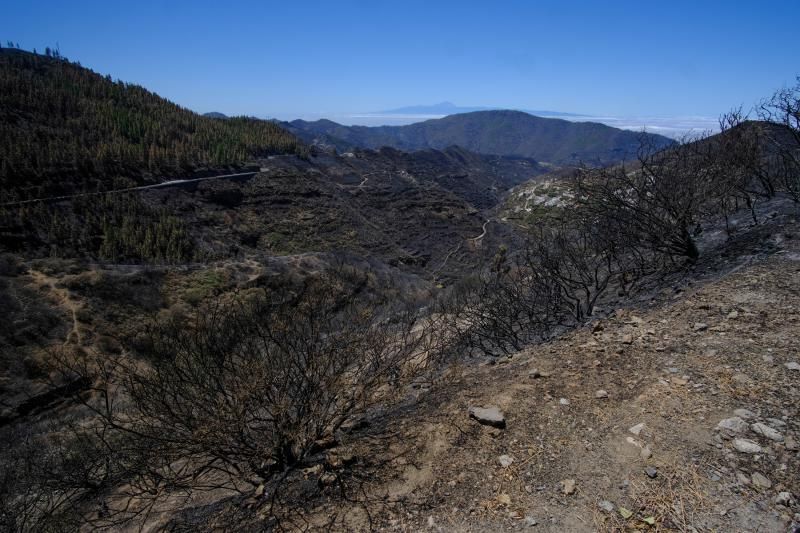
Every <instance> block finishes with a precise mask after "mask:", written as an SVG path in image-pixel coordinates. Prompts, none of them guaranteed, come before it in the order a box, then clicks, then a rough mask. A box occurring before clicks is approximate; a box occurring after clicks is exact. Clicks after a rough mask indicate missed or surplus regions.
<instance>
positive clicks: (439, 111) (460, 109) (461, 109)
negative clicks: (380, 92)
mask: <svg viewBox="0 0 800 533" xmlns="http://www.w3.org/2000/svg"><path fill="white" fill-rule="evenodd" d="M504 109H506V108H503V107H493V106H458V105H456V104H454V103H453V102H439V103H438V104H432V105H413V106H404V107H398V108H396V109H386V110H384V111H378V113H380V114H386V115H445V116H447V115H456V114H460V113H472V112H474V111H502V110H504ZM519 111H522V112H523V113H528V114H529V115H536V116H539V117H580V116H584V115H581V114H578V113H564V112H561V111H546V110H541V109H539V110H531V109H519Z"/></svg>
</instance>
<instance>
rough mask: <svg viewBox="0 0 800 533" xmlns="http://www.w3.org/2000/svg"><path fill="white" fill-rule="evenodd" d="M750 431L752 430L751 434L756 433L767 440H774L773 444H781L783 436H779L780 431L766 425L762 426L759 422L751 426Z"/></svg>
mask: <svg viewBox="0 0 800 533" xmlns="http://www.w3.org/2000/svg"><path fill="white" fill-rule="evenodd" d="M750 429H752V430H753V433H758V434H759V435H761V436H762V437H766V438H768V439H769V440H774V441H775V442H783V435H781V433H780V431H778V430H777V429H773V428H771V427H769V426H768V425H766V424H762V423H761V422H756V423H755V424H751V425H750Z"/></svg>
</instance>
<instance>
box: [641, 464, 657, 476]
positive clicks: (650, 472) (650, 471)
mask: <svg viewBox="0 0 800 533" xmlns="http://www.w3.org/2000/svg"><path fill="white" fill-rule="evenodd" d="M644 473H645V474H647V477H649V478H650V479H655V478H656V477H658V470H656V468H655V467H652V466H648V467H647V468H645V469H644Z"/></svg>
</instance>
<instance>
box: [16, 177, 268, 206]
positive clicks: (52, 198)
mask: <svg viewBox="0 0 800 533" xmlns="http://www.w3.org/2000/svg"><path fill="white" fill-rule="evenodd" d="M265 170H266V169H265ZM256 174H258V172H239V173H237V174H221V175H219V176H206V177H204V178H191V179H186V180H169V181H162V182H161V183H156V184H154V185H142V186H140V187H128V188H126V189H114V190H111V191H102V192H83V193H78V194H68V195H64V196H50V197H46V198H34V199H31V200H20V201H19V202H8V203H4V204H0V207H10V206H14V205H25V204H32V203H35V202H57V201H59V200H69V199H71V198H80V197H82V196H99V195H101V194H119V193H123V192H135V191H144V190H147V189H161V188H164V187H174V186H176V185H185V184H187V183H196V182H199V181H209V180H220V179H227V178H239V177H244V176H255V175H256Z"/></svg>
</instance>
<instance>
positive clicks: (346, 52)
mask: <svg viewBox="0 0 800 533" xmlns="http://www.w3.org/2000/svg"><path fill="white" fill-rule="evenodd" d="M797 20H800V1H798V0H786V1H771V0H761V1H757V2H756V1H752V2H750V1H746V0H742V1H736V2H734V1H725V2H716V1H701V0H695V1H691V2H684V1H680V0H677V1H670V2H666V1H653V2H648V1H641V0H639V1H637V2H612V1H606V2H571V1H567V0H559V1H552V2H551V1H535V0H528V1H520V2H515V1H507V2H503V1H499V0H497V1H481V2H477V1H476V2H469V1H465V0H461V1H457V2H450V1H440V2H436V1H434V0H428V1H426V2H417V1H414V0H411V1H402V2H381V1H379V0H371V1H338V2H337V1H328V2H315V1H312V0H306V1H302V2H298V1H287V0H284V1H281V2H266V1H261V2H256V1H235V0H230V1H227V2H205V1H191V2H182V1H163V2H152V1H137V2H117V1H103V2H81V1H74V2H63V1H48V0H36V1H31V2H28V1H24V2H12V1H7V2H4V5H3V8H2V14H1V15H0V42H2V43H3V45H5V42H6V41H7V40H12V41H16V42H19V43H20V46H21V47H23V48H28V49H30V48H34V47H36V48H37V49H38V50H40V51H41V50H43V49H44V47H45V46H47V45H51V46H53V45H55V43H56V42H57V43H58V44H59V45H60V48H61V51H62V53H63V54H64V55H66V56H67V57H69V58H70V59H72V60H78V61H80V62H81V63H82V64H83V65H85V66H88V67H90V68H92V69H94V70H96V71H98V72H101V73H103V74H108V73H110V74H111V75H112V76H113V77H114V78H120V79H123V80H125V81H129V82H135V83H139V84H141V85H144V86H146V87H147V88H149V89H152V90H154V91H156V92H158V93H159V94H161V95H163V96H165V97H167V98H170V99H171V100H174V101H176V102H178V103H179V104H181V105H184V106H187V107H189V108H192V109H194V110H197V111H200V112H205V111H212V110H219V111H223V112H225V113H229V114H252V115H257V116H281V117H291V116H300V115H304V116H308V115H314V114H331V115H334V114H346V113H357V112H365V111H377V110H382V109H389V108H395V107H401V106H407V105H415V104H428V103H435V102H440V101H443V100H449V101H452V102H455V103H457V104H459V105H465V106H466V105H469V106H481V105H484V106H504V107H512V108H525V109H549V110H556V111H566V112H575V113H585V114H591V115H611V116H642V115H648V116H678V115H680V116H691V115H703V116H716V115H718V114H719V113H721V112H724V111H726V110H728V109H729V108H730V107H732V106H736V105H740V104H744V105H745V106H749V105H752V104H753V103H754V102H755V101H756V100H758V99H759V98H760V97H763V96H767V95H768V94H769V93H770V92H771V91H772V90H774V89H775V88H778V87H780V86H782V85H787V84H790V83H793V82H794V78H795V76H796V75H798V74H800V37H798V35H797V34H796V33H793V32H796V29H797Z"/></svg>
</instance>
